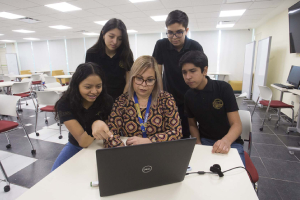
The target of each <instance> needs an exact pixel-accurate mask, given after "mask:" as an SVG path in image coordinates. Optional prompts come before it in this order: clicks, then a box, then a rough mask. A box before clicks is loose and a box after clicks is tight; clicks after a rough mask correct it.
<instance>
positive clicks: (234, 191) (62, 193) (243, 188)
mask: <svg viewBox="0 0 300 200" xmlns="http://www.w3.org/2000/svg"><path fill="white" fill-rule="evenodd" d="M123 140H125V138H123ZM100 148H103V144H102V141H94V142H93V143H92V144H91V145H90V146H89V147H88V148H86V149H83V150H81V151H80V152H79V153H77V154H76V155H75V156H73V157H72V158H71V159H69V160H68V161H67V162H65V163H64V164H62V165H61V166H60V167H59V168H57V169H56V170H55V171H54V172H52V173H50V174H49V175H48V176H46V177H45V178H44V179H42V180H41V181H40V182H38V183H37V184H36V185H34V186H33V187H32V188H31V189H29V190H28V191H26V192H25V193H24V194H23V195H22V196H20V197H19V198H18V200H35V199H36V200H40V199H43V200H53V199H55V200H60V199H61V200H66V199H72V200H94V199H108V200H117V199H118V200H119V199H122V200H127V199H128V200H133V199H136V200H141V199H143V200H148V199H149V200H150V199H151V200H153V199H155V200H169V199H176V200H183V199H188V200H189V199H191V200H195V199H196V200H197V199H199V200H200V199H203V200H207V199H210V200H214V199H216V200H220V199H222V200H224V199H230V200H241V199H243V200H257V199H258V197H257V195H256V193H255V191H254V189H253V186H252V184H251V182H250V179H249V177H248V175H247V172H246V171H245V170H244V169H237V170H233V171H231V172H227V173H225V176H224V177H223V178H219V177H218V176H217V175H213V174H205V175H198V174H190V175H188V176H186V177H185V179H184V180H183V181H182V182H179V183H173V184H169V185H164V186H159V187H154V188H149V189H144V190H139V191H134V192H128V193H123V194H118V195H113V196H108V197H103V198H100V195H99V188H98V187H90V182H91V181H97V180H98V175H97V166H96V153H95V151H96V149H100ZM211 150H212V147H210V146H202V145H196V146H195V149H194V153H193V155H192V158H191V162H190V166H191V167H192V169H193V171H200V170H203V171H209V168H210V166H212V165H213V164H216V163H218V164H220V165H221V168H222V170H226V169H229V168H232V167H236V166H242V165H243V163H242V161H241V159H240V156H239V154H238V152H237V150H236V149H231V150H230V152H229V153H228V154H227V155H223V154H212V153H211ZM120 164H122V163H120ZM112 167H113V166H112ZM124 173H126V169H125V168H124Z"/></svg>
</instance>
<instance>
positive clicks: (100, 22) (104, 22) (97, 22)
mask: <svg viewBox="0 0 300 200" xmlns="http://www.w3.org/2000/svg"><path fill="white" fill-rule="evenodd" d="M107 21H108V20H105V21H96V22H95V23H96V24H100V25H102V26H104V25H105V24H106V22H107Z"/></svg>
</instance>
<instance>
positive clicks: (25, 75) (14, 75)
mask: <svg viewBox="0 0 300 200" xmlns="http://www.w3.org/2000/svg"><path fill="white" fill-rule="evenodd" d="M31 76H32V74H22V75H16V74H10V75H9V77H15V78H28V77H31Z"/></svg>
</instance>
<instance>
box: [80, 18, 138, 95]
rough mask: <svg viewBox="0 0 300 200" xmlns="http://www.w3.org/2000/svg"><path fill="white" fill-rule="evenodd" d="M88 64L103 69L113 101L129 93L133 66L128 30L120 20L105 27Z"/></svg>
mask: <svg viewBox="0 0 300 200" xmlns="http://www.w3.org/2000/svg"><path fill="white" fill-rule="evenodd" d="M85 61H86V62H94V63H96V64H98V65H99V66H101V67H102V69H103V70H104V72H105V76H106V80H107V92H108V94H109V95H110V96H112V97H113V99H116V98H117V97H118V96H120V95H121V94H123V93H125V92H127V88H128V85H127V84H126V83H127V80H128V76H129V71H130V69H131V66H132V64H133V54H132V51H131V49H130V45H129V39H128V34H127V29H126V26H125V24H124V23H123V22H122V21H121V20H120V19H116V18H113V19H110V20H109V21H108V22H106V24H105V25H104V26H103V28H102V31H101V33H100V37H99V39H98V41H97V43H96V44H95V45H94V46H92V47H91V48H90V49H89V50H88V51H87V54H86V60H85Z"/></svg>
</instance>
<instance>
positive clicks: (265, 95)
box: [258, 86, 272, 101]
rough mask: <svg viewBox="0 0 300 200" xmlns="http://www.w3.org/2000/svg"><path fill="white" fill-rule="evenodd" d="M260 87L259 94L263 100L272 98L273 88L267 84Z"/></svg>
mask: <svg viewBox="0 0 300 200" xmlns="http://www.w3.org/2000/svg"><path fill="white" fill-rule="evenodd" d="M258 89H259V96H260V98H262V99H263V100H268V101H271V100H272V90H271V89H270V88H268V87H267V86H258Z"/></svg>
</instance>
